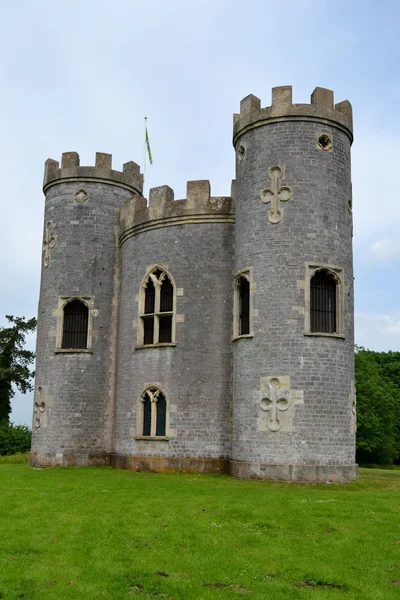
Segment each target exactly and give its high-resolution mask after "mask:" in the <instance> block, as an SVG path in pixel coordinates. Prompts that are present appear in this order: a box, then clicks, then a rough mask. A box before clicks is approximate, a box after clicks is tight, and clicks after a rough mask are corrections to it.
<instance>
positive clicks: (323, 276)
mask: <svg viewBox="0 0 400 600" xmlns="http://www.w3.org/2000/svg"><path fill="white" fill-rule="evenodd" d="M310 331H311V332H312V333H338V319H337V281H336V278H335V277H334V276H333V275H332V273H330V272H329V271H327V270H325V269H321V270H320V271H317V272H316V273H314V275H313V276H312V278H311V281H310Z"/></svg>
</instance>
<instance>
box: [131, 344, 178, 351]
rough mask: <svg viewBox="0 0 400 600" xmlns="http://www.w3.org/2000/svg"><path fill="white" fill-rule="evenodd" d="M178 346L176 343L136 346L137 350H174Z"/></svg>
mask: <svg viewBox="0 0 400 600" xmlns="http://www.w3.org/2000/svg"><path fill="white" fill-rule="evenodd" d="M175 346H176V343H175V342H170V343H165V344H146V345H143V344H139V345H138V346H135V350H144V349H145V348H174V347H175Z"/></svg>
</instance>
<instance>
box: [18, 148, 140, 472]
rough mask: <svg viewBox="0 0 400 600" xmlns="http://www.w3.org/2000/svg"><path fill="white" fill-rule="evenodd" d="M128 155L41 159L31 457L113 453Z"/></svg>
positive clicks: (135, 179) (86, 460)
mask: <svg viewBox="0 0 400 600" xmlns="http://www.w3.org/2000/svg"><path fill="white" fill-rule="evenodd" d="M142 187H143V177H142V175H141V174H140V171H139V167H138V165H136V164H135V163H134V162H128V163H126V164H125V165H124V167H123V171H122V172H119V171H115V170H112V167H111V155H110V154H103V153H97V154H96V164H95V166H94V167H93V166H92V167H81V166H80V164H79V156H78V154H77V153H76V152H67V153H64V154H63V155H62V162H61V168H59V163H58V162H57V161H55V160H52V159H49V160H47V161H46V166H45V175H44V187H43V191H44V193H45V217H44V235H43V263H42V277H41V287H40V299H39V319H38V332H37V359H36V360H37V365H36V383H35V398H34V418H33V436H32V452H31V458H30V460H31V464H32V465H37V466H46V465H55V464H64V465H73V464H78V465H87V464H104V463H107V461H108V456H109V453H110V452H111V450H112V435H113V418H114V401H115V397H114V395H115V386H116V382H115V369H116V335H117V331H116V329H117V318H118V315H117V309H118V292H119V261H118V256H117V247H118V239H117V237H118V236H117V227H116V223H117V220H116V217H117V215H118V211H117V209H119V208H121V207H122V206H123V205H124V204H125V203H126V201H127V200H128V199H129V198H130V197H131V196H132V194H141V193H142Z"/></svg>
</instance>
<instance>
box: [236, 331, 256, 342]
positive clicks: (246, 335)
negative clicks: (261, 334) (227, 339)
mask: <svg viewBox="0 0 400 600" xmlns="http://www.w3.org/2000/svg"><path fill="white" fill-rule="evenodd" d="M253 337H254V333H246V334H244V335H236V336H235V337H233V338H232V342H237V340H243V339H248V338H253Z"/></svg>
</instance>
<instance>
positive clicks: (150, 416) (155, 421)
mask: <svg viewBox="0 0 400 600" xmlns="http://www.w3.org/2000/svg"><path fill="white" fill-rule="evenodd" d="M141 403H142V422H143V427H142V432H141V435H143V436H145V437H165V435H166V424H167V401H166V398H165V396H164V394H163V393H162V392H161V390H159V389H158V388H156V387H154V388H148V389H147V390H146V391H145V392H144V393H143V395H142V397H141Z"/></svg>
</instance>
